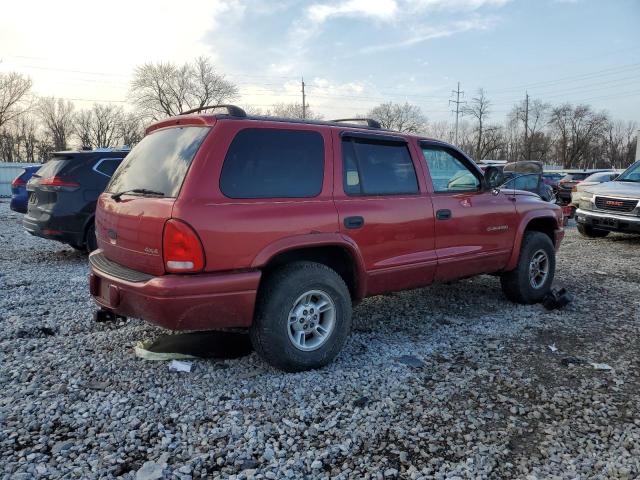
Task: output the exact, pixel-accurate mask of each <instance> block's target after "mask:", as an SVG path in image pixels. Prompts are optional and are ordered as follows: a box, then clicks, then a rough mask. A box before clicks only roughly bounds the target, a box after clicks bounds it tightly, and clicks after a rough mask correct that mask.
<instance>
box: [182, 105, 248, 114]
mask: <svg viewBox="0 0 640 480" xmlns="http://www.w3.org/2000/svg"><path fill="white" fill-rule="evenodd" d="M212 108H226V109H227V113H228V114H229V115H231V116H232V117H246V116H247V112H245V111H244V110H243V109H241V108H240V107H238V106H236V105H230V104H226V103H221V104H219V105H206V106H204V107H198V108H192V109H191V110H187V111H186V112H182V113H181V114H180V115H189V114H190V113H197V112H202V111H203V110H211V109H212Z"/></svg>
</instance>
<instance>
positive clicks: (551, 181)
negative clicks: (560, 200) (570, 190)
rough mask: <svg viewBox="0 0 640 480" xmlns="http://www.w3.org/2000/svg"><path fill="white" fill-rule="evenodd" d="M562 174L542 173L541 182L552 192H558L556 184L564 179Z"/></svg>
mask: <svg viewBox="0 0 640 480" xmlns="http://www.w3.org/2000/svg"><path fill="white" fill-rule="evenodd" d="M564 176H565V175H564V173H560V172H544V173H543V174H542V181H543V182H544V183H545V185H549V186H550V187H551V188H552V189H553V191H554V192H557V191H558V182H559V181H560V180H562V178H563V177H564Z"/></svg>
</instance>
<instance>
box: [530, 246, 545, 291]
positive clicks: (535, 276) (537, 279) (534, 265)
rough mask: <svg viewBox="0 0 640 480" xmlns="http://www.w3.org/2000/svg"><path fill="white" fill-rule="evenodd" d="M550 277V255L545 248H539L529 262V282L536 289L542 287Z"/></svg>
mask: <svg viewBox="0 0 640 480" xmlns="http://www.w3.org/2000/svg"><path fill="white" fill-rule="evenodd" d="M548 277H549V255H547V252H545V251H544V250H542V249H541V250H538V251H536V252H535V253H534V254H533V255H532V256H531V261H530V262H529V283H530V284H531V286H532V287H533V288H535V289H538V288H540V287H542V286H543V285H544V284H545V282H546V281H547V278H548Z"/></svg>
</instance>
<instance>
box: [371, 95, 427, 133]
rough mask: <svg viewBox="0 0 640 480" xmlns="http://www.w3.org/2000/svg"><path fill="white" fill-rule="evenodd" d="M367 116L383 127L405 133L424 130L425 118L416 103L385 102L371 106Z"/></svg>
mask: <svg viewBox="0 0 640 480" xmlns="http://www.w3.org/2000/svg"><path fill="white" fill-rule="evenodd" d="M367 117H371V118H373V119H375V120H377V121H379V122H380V125H382V127H383V128H388V129H390V130H397V131H399V132H406V133H419V132H422V131H424V129H425V128H426V124H427V118H426V117H425V116H424V114H423V113H422V110H420V107H418V106H417V105H411V104H410V103H408V102H405V103H393V102H387V103H382V104H380V105H378V106H377V107H374V108H372V109H371V110H370V111H369V113H367Z"/></svg>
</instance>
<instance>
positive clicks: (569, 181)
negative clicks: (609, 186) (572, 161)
mask: <svg viewBox="0 0 640 480" xmlns="http://www.w3.org/2000/svg"><path fill="white" fill-rule="evenodd" d="M612 171H613V170H611V169H603V170H570V171H568V172H567V174H566V175H565V176H564V177H563V178H562V180H560V181H559V182H558V192H557V193H558V199H559V200H560V201H562V202H564V203H570V202H571V190H572V189H573V187H574V186H576V185H577V184H578V183H580V182H582V181H583V180H585V179H586V178H587V177H588V176H590V175H593V174H594V173H599V172H612Z"/></svg>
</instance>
